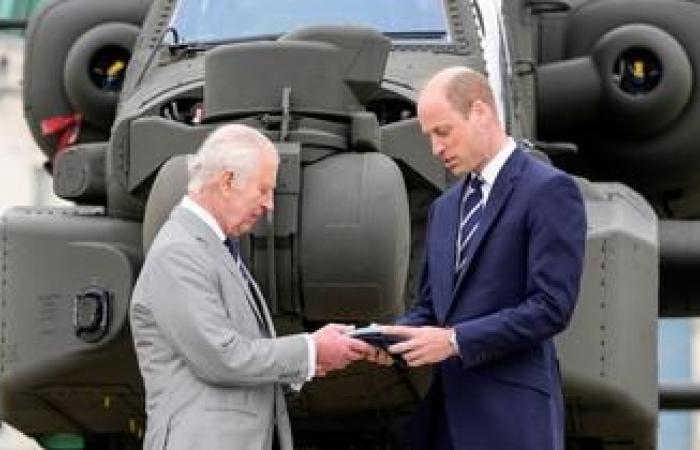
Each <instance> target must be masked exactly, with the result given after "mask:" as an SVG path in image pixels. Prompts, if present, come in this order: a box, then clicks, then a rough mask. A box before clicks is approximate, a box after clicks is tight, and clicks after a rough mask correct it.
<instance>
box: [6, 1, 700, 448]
mask: <svg viewBox="0 0 700 450" xmlns="http://www.w3.org/2000/svg"><path fill="white" fill-rule="evenodd" d="M265 5H266V8H265V11H263V10H262V8H261V7H260V3H259V2H254V1H250V0H209V1H207V2H202V1H201V0H121V1H119V2H114V1H110V0H47V1H46V2H45V3H44V4H43V5H42V7H41V8H40V9H39V10H37V11H36V12H35V14H34V15H33V16H32V17H31V18H30V20H29V24H28V28H27V33H26V52H25V69H24V86H23V96H24V101H25V115H26V119H27V123H28V124H29V127H30V129H31V131H32V134H33V136H34V138H35V139H36V142H37V143H38V145H39V146H40V148H41V149H42V151H43V152H44V153H45V155H46V157H47V164H46V166H47V169H48V170H50V171H51V173H52V175H53V180H54V191H55V193H56V194H57V195H58V196H60V197H62V198H64V199H67V200H70V201H73V202H74V203H75V204H76V206H75V207H71V208H60V209H59V208H23V207H17V208H13V209H11V210H9V211H8V212H6V213H5V214H4V215H3V217H2V226H1V233H2V288H1V289H2V290H1V293H2V298H1V301H0V318H1V323H2V326H1V339H0V390H1V392H2V398H1V406H2V408H1V411H2V415H3V417H4V418H5V419H6V420H8V421H9V422H10V423H12V424H13V425H15V426H17V427H18V428H20V429H22V430H23V431H25V432H27V433H30V434H33V435H50V434H53V433H60V432H66V431H69V432H73V433H76V434H79V435H83V436H85V437H86V438H87V439H88V446H89V447H90V446H94V447H95V448H107V447H108V448H115V447H119V448H140V440H139V438H140V436H141V434H142V433H143V428H144V426H145V416H144V411H143V386H142V382H141V379H140V375H139V372H138V367H137V365H136V359H135V356H134V351H133V349H132V344H131V338H130V333H129V327H128V320H127V311H128V305H129V298H130V294H131V290H132V287H133V284H134V281H135V279H136V276H137V275H138V272H139V268H140V265H141V263H142V261H143V258H144V255H145V252H147V249H148V246H149V244H150V241H151V239H152V238H153V236H154V235H155V233H156V232H157V230H158V228H159V226H160V224H161V223H162V221H163V220H164V218H165V217H166V215H167V213H168V211H169V210H170V208H171V207H172V206H173V205H174V204H175V203H176V202H177V201H178V199H179V198H180V197H181V196H182V194H183V192H184V186H185V177H186V173H185V160H186V157H187V155H188V154H191V153H193V152H194V151H195V150H196V149H197V147H198V145H199V144H200V143H201V142H202V140H203V138H204V137H205V136H206V135H207V133H209V132H210V131H211V130H212V129H214V128H215V127H217V126H220V125H221V124H223V123H231V122H237V123H245V124H248V125H250V126H253V127H256V128H258V129H260V130H261V131H262V132H264V133H265V134H266V135H267V136H269V137H270V138H271V139H272V140H273V141H274V142H275V143H276V146H277V149H278V151H279V153H280V156H281V167H280V173H279V177H278V186H277V190H276V194H275V203H276V208H275V211H274V214H271V215H269V216H268V217H267V218H266V220H265V221H264V223H260V224H258V226H257V227H256V229H255V231H254V232H253V233H252V235H251V236H250V237H249V238H248V239H246V240H245V241H244V242H243V248H244V255H245V259H246V261H247V263H248V266H249V267H251V268H252V272H253V274H254V276H255V277H256V279H257V280H258V282H259V284H260V285H261V287H262V288H263V290H264V293H265V296H266V298H267V299H268V302H269V306H270V309H271V311H272V312H273V316H274V318H275V323H276V327H277V328H278V331H279V332H280V333H290V332H296V331H300V330H312V329H314V328H315V327H317V326H319V325H320V324H322V323H325V322H327V321H335V322H350V323H356V324H365V323H369V322H385V321H389V320H391V318H392V317H394V316H396V315H398V314H401V313H402V312H403V311H404V310H405V309H406V308H407V307H409V306H410V305H411V304H412V302H413V301H414V299H415V298H414V295H415V283H416V279H417V271H418V269H419V265H420V262H421V258H422V252H423V241H422V239H423V232H424V229H425V220H426V214H427V208H428V206H429V204H430V202H431V201H432V200H433V199H434V198H436V197H437V196H438V195H439V194H440V193H441V192H442V191H443V190H444V189H445V188H446V186H448V185H449V184H450V183H451V182H453V181H454V180H453V179H452V178H451V176H450V175H449V174H448V173H447V172H446V170H445V169H444V167H442V166H441V165H440V164H439V163H438V161H437V160H435V159H433V158H432V156H431V155H430V148H429V143H428V142H427V140H426V139H425V138H424V137H423V136H422V135H421V133H420V128H419V126H418V123H417V120H416V118H415V103H416V98H417V95H418V92H419V90H420V87H421V85H422V83H423V82H424V81H426V80H427V79H428V78H429V77H430V76H431V75H432V74H433V73H435V72H436V71H437V70H439V69H441V68H443V67H447V66H452V65H465V66H469V67H472V68H475V69H477V70H481V71H483V72H485V73H486V74H487V75H488V77H489V82H490V83H491V85H492V87H493V88H494V91H495V92H496V94H497V97H498V106H499V115H500V117H501V119H502V121H503V123H504V124H505V126H506V127H507V129H508V131H509V133H510V134H512V135H513V136H514V137H516V138H517V139H521V140H527V141H529V142H530V143H531V147H532V153H533V155H535V156H536V157H541V158H544V159H546V160H548V161H550V162H551V163H552V164H555V165H557V166H559V167H562V168H564V169H565V170H567V171H569V172H570V173H572V174H573V175H575V176H576V177H577V179H578V181H579V185H580V187H581V191H582V193H583V195H584V198H585V202H586V209H587V214H588V221H589V229H588V240H587V247H586V261H585V272H584V277H583V280H582V288H581V292H580V298H579V303H578V306H577V311H576V313H575V315H574V318H573V320H572V323H571V326H570V328H569V329H568V330H567V331H566V332H565V333H564V334H562V335H561V336H559V337H558V338H557V345H558V348H559V354H560V356H561V367H562V374H563V378H564V383H565V397H566V406H567V445H568V447H569V448H571V449H581V450H584V449H586V450H587V449H591V450H592V449H612V448H615V449H618V448H625V449H650V448H654V447H655V445H656V437H655V436H656V418H657V414H658V411H659V398H660V393H659V392H660V388H659V386H658V383H657V368H656V364H657V362H656V361H657V357H656V345H657V343H656V342H657V336H656V323H657V319H658V317H659V315H661V316H672V315H675V316H692V315H696V314H698V311H699V308H698V307H697V306H695V305H694V304H693V303H692V298H693V294H694V293H695V291H696V289H695V288H694V284H693V269H694V268H695V267H696V265H697V263H696V261H698V257H697V253H698V250H696V249H700V238H699V237H698V236H700V232H698V231H696V230H697V229H698V225H697V223H696V221H694V218H695V217H697V216H698V213H699V212H700V206H698V205H700V203H698V202H697V201H696V199H697V198H698V196H699V195H700V189H698V188H699V187H700V186H699V184H698V183H699V182H700V170H699V169H700V156H698V154H697V152H696V151H695V147H694V145H693V143H694V142H695V141H697V139H698V138H699V137H700V129H699V128H698V127H697V126H695V124H696V123H698V120H699V119H700V118H699V117H698V115H700V102H698V101H697V98H696V97H697V96H698V95H700V89H699V88H700V81H699V80H698V79H697V76H696V74H697V73H700V48H698V47H699V46H700V41H698V40H697V39H696V36H695V35H696V33H695V27H696V24H697V23H700V4H698V3H697V2H691V1H682V0H638V1H631V0H598V1H594V0H587V1H586V0H584V1H566V0H509V1H503V0H469V1H467V0H372V1H367V0H356V1H354V2H347V3H346V2H332V1H327V0H326V1H316V0H303V1H299V0H297V1H294V2H292V1H288V0H274V1H270V2H266V3H265ZM427 378H428V373H427V372H426V371H405V370H401V369H400V368H396V367H395V368H379V367H374V366H370V365H363V364H358V365H356V366H353V367H352V368H350V369H348V370H347V371H345V372H341V373H338V374H336V375H334V376H332V377H329V378H327V379H322V380H317V381H313V382H311V383H308V384H307V386H305V388H304V390H303V391H302V392H301V394H299V395H296V396H293V397H290V398H289V403H290V413H291V416H292V421H293V427H294V430H295V441H296V443H297V444H298V445H299V446H300V447H301V448H394V447H395V446H396V443H397V442H398V436H399V434H400V430H401V424H402V419H403V418H404V417H405V416H406V414H407V413H408V412H410V411H411V409H412V408H413V406H415V404H416V401H417V399H418V398H419V397H420V395H421V394H422V392H423V390H424V389H425V387H426V382H427ZM661 392H662V395H661V400H662V406H665V407H682V406H693V405H696V404H697V402H696V401H695V397H696V396H694V393H695V391H694V389H693V388H692V386H691V387H685V386H671V387H668V388H666V389H662V390H661Z"/></svg>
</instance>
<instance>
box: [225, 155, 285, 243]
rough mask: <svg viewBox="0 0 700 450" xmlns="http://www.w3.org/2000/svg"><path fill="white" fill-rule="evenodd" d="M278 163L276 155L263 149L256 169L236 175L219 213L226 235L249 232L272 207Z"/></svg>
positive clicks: (238, 234)
mask: <svg viewBox="0 0 700 450" xmlns="http://www.w3.org/2000/svg"><path fill="white" fill-rule="evenodd" d="M277 166H278V162H277V159H276V158H275V157H274V155H272V154H270V153H264V154H262V155H261V157H260V164H259V165H258V168H257V170H254V171H253V173H252V174H251V175H250V176H249V177H248V178H247V179H243V180H236V179H233V182H232V184H231V186H230V190H229V191H227V192H224V195H223V197H224V200H223V204H222V208H221V209H222V211H221V214H220V215H221V216H222V222H223V223H222V228H223V231H224V233H226V235H227V236H240V235H242V234H245V233H248V232H249V231H250V230H252V229H253V227H254V226H255V224H256V222H257V221H258V220H259V219H260V217H262V216H263V215H265V213H267V211H271V210H272V209H273V207H274V190H275V181H276V179H277Z"/></svg>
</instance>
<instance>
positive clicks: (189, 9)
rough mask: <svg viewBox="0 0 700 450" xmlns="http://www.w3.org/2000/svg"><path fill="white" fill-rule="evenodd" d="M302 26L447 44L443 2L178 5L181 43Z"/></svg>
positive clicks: (229, 0) (218, 0)
mask: <svg viewBox="0 0 700 450" xmlns="http://www.w3.org/2000/svg"><path fill="white" fill-rule="evenodd" d="M306 25H361V26H368V27H371V28H374V29H376V30H379V31H381V32H383V33H386V34H387V35H388V36H390V37H392V38H393V39H394V40H399V41H401V40H412V41H413V40H429V41H437V42H438V43H445V42H448V40H449V36H448V31H447V30H448V29H447V23H446V19H445V11H444V6H443V1H442V0H264V1H260V0H180V1H179V2H178V5H177V9H176V10H175V13H174V15H173V20H172V22H171V24H170V26H171V27H172V28H174V29H175V31H176V32H177V35H178V37H179V41H180V42H185V43H188V42H197V43H202V42H215V41H228V40H237V39H247V38H253V37H256V36H268V35H280V34H283V33H286V32H288V31H290V30H293V29H296V28H299V27H301V26H306Z"/></svg>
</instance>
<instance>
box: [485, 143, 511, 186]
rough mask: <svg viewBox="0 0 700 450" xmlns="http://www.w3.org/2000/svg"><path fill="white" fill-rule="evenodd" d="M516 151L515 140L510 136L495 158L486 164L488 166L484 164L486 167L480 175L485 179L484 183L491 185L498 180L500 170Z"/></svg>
mask: <svg viewBox="0 0 700 450" xmlns="http://www.w3.org/2000/svg"><path fill="white" fill-rule="evenodd" d="M514 151H515V141H514V140H513V138H512V137H509V138H508V140H507V141H506V145H505V146H503V148H501V149H500V150H499V151H498V153H496V155H495V156H494V157H493V158H491V161H489V162H488V163H487V164H486V166H484V169H483V170H482V171H481V174H480V175H481V178H482V179H483V180H484V183H486V184H488V185H489V186H493V184H494V183H495V182H496V177H497V176H498V172H500V171H501V167H503V164H505V163H506V161H507V160H508V157H509V156H510V155H511V154H512V153H513V152H514Z"/></svg>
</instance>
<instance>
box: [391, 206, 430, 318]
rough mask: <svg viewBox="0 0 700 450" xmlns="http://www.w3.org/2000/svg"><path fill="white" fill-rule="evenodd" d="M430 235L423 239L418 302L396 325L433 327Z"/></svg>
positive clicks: (428, 227)
mask: <svg viewBox="0 0 700 450" xmlns="http://www.w3.org/2000/svg"><path fill="white" fill-rule="evenodd" d="M433 208H434V205H433V206H431V207H430V210H429V211H428V226H427V229H428V230H430V222H431V220H432V217H433ZM427 236H430V233H429V232H428V233H426V239H425V251H424V255H425V256H424V258H423V266H422V268H421V273H420V279H419V282H418V292H417V294H418V301H416V303H415V305H413V307H412V308H411V310H410V311H409V312H408V313H407V314H406V315H405V316H403V317H400V318H398V319H397V320H396V321H395V324H396V325H408V326H414V327H419V326H427V325H435V323H436V320H435V314H434V310H433V296H432V291H431V288H430V267H429V265H428V255H429V254H430V253H429V248H428V247H429V245H428V238H427Z"/></svg>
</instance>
